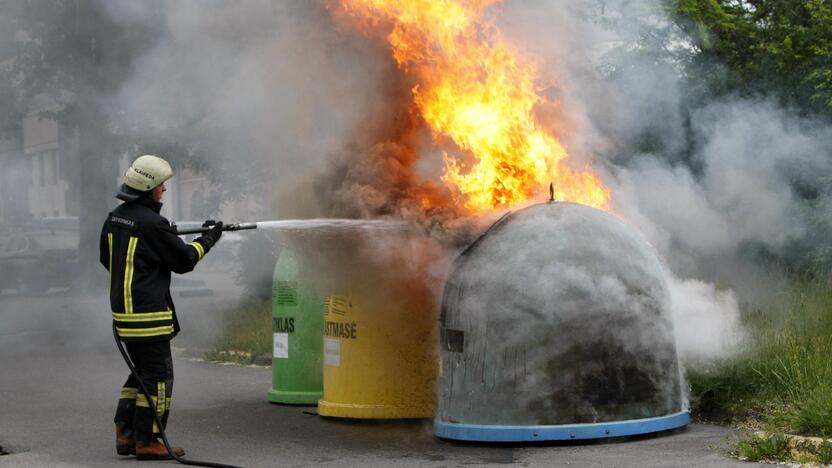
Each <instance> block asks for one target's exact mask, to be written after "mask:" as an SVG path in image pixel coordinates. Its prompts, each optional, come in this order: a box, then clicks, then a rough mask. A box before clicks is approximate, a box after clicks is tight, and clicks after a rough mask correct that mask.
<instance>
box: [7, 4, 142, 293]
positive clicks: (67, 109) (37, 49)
mask: <svg viewBox="0 0 832 468" xmlns="http://www.w3.org/2000/svg"><path fill="white" fill-rule="evenodd" d="M147 8H153V6H152V5H147ZM17 15H18V18H17V20H18V21H17V24H18V26H19V28H20V32H21V33H22V34H23V36H24V38H23V39H22V40H21V41H19V43H18V53H17V56H16V57H15V59H14V61H13V62H12V66H11V67H12V70H11V73H12V74H13V75H14V76H16V77H19V78H20V81H19V89H20V91H21V94H22V98H23V101H24V102H28V101H30V100H31V99H33V98H35V97H43V98H46V99H48V100H49V101H50V102H51V103H54V104H55V105H54V106H53V107H52V108H51V109H50V110H49V111H44V112H42V113H41V116H42V117H47V118H52V119H55V120H57V121H58V123H59V124H60V125H61V127H62V128H64V129H68V130H72V131H75V132H77V135H78V139H79V151H80V167H79V168H77V170H79V171H80V177H79V181H80V184H79V190H80V194H79V199H80V200H79V201H80V213H79V218H80V240H79V252H80V268H81V271H80V272H79V273H80V275H79V276H80V277H81V278H87V279H91V278H93V277H94V273H95V272H96V270H97V268H99V267H98V266H97V258H98V257H97V250H98V235H99V230H100V226H101V223H102V221H103V217H104V215H105V213H107V211H108V208H109V203H108V202H109V200H110V197H111V195H112V190H113V187H112V185H113V181H114V180H116V173H115V172H116V163H117V161H118V157H119V156H120V155H121V154H123V152H124V149H125V147H126V145H127V144H128V141H126V140H125V138H124V137H123V136H121V135H118V134H117V133H116V132H115V131H113V129H112V126H111V122H112V119H111V116H110V115H108V113H107V111H106V110H105V109H103V108H101V107H100V106H99V105H97V103H98V99H99V98H100V97H101V96H106V95H108V94H110V93H114V92H116V91H117V90H118V89H119V87H120V86H121V85H122V83H123V82H124V81H125V80H126V79H127V77H128V76H129V72H130V66H131V64H132V62H133V59H134V58H135V57H136V56H137V55H138V54H140V53H141V51H142V50H144V48H146V47H148V45H150V44H151V43H152V37H153V35H152V34H151V31H149V30H147V29H146V28H145V29H142V28H138V27H135V25H131V26H132V27H125V25H122V24H119V23H117V22H116V21H115V20H114V19H113V18H112V17H111V16H110V15H109V14H108V12H107V10H106V8H105V6H104V3H103V2H96V1H93V0H25V1H24V2H23V3H22V4H20V5H19V11H18V12H17ZM90 284H95V282H91V283H90Z"/></svg>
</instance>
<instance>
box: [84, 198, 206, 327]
mask: <svg viewBox="0 0 832 468" xmlns="http://www.w3.org/2000/svg"><path fill="white" fill-rule="evenodd" d="M161 209H162V204H161V203H157V202H154V201H153V200H151V199H150V198H148V197H146V196H143V197H140V198H138V199H136V200H135V201H131V202H125V203H122V204H121V205H120V206H119V207H118V208H116V209H115V210H113V211H112V212H111V213H110V214H109V216H108V217H107V220H106V221H105V222H104V227H103V228H102V229H101V242H100V252H101V256H100V259H101V263H102V264H103V265H104V267H105V268H107V271H109V272H110V307H111V310H112V312H113V320H114V321H115V325H116V330H117V331H118V335H119V337H120V338H121V339H122V340H124V341H161V340H169V339H171V338H172V337H173V336H174V335H176V334H177V333H179V321H178V320H177V318H176V311H175V309H174V307H173V300H172V299H171V296H170V275H171V272H174V273H187V272H189V271H191V270H193V269H194V266H196V264H197V262H199V261H200V260H201V259H202V257H203V256H204V255H205V254H206V253H207V252H208V250H209V249H210V246H209V243H208V242H206V241H204V240H203V239H202V238H201V237H200V238H198V239H196V240H195V241H194V242H191V243H190V244H188V243H185V242H184V241H183V240H182V239H181V238H179V236H177V235H176V230H175V228H174V227H172V226H171V225H170V223H169V222H168V220H167V219H165V218H164V217H162V216H161V215H160V214H159V211H160V210H161Z"/></svg>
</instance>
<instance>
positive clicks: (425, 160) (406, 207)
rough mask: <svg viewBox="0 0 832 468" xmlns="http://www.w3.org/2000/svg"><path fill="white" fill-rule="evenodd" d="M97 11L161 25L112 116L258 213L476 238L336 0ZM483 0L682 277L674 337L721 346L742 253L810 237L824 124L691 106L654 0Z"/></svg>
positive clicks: (764, 104) (773, 108) (376, 59)
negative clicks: (399, 223)
mask: <svg viewBox="0 0 832 468" xmlns="http://www.w3.org/2000/svg"><path fill="white" fill-rule="evenodd" d="M101 4H102V6H104V7H105V8H107V10H108V11H109V12H110V13H111V14H112V15H113V16H114V17H115V18H117V19H118V20H119V21H122V22H124V23H125V24H127V25H128V26H129V24H131V23H134V24H142V25H144V26H146V27H151V28H153V29H154V30H155V31H156V35H155V42H154V43H153V44H152V45H150V46H149V47H148V49H147V51H146V52H145V53H144V54H143V55H142V56H141V57H139V58H138V59H137V60H136V61H135V63H134V65H133V67H132V73H131V75H130V78H129V80H128V81H127V82H126V83H125V84H124V86H122V88H121V89H120V91H119V92H118V93H117V94H116V95H114V96H108V97H106V98H105V99H102V105H104V106H107V107H108V108H109V109H110V110H112V111H113V112H111V113H112V114H114V115H120V116H122V117H123V120H122V121H121V122H120V123H119V124H118V125H119V126H121V127H123V128H126V129H134V130H136V131H139V132H145V133H146V134H147V136H148V138H153V137H154V136H156V135H157V133H155V132H162V133H164V131H167V132H168V133H171V134H173V135H176V136H177V138H178V139H179V140H180V142H181V143H183V144H185V145H189V147H190V148H191V150H192V152H193V156H195V157H196V159H197V160H199V161H201V163H202V164H203V166H205V167H206V168H208V169H209V170H210V171H211V173H212V174H216V177H217V178H220V179H223V178H224V179H226V181H229V180H230V181H231V182H235V181H236V182H238V183H237V185H239V186H245V184H246V183H251V182H252V181H259V183H257V184H255V186H254V187H248V188H247V189H245V190H243V191H248V192H249V193H250V192H255V193H260V194H261V195H262V198H263V199H264V200H265V203H264V206H265V210H264V211H265V213H264V215H266V214H267V215H271V216H275V217H281V218H287V217H314V216H344V217H360V218H378V217H382V218H385V217H390V218H403V219H408V220H414V221H416V222H418V223H420V224H422V225H424V226H426V227H428V228H429V229H434V230H435V232H448V231H451V232H460V231H461V232H471V231H474V230H476V226H477V225H476V224H472V221H471V220H466V219H465V218H464V216H463V213H461V212H459V210H458V208H455V207H454V204H453V203H448V201H449V198H448V197H449V194H448V192H447V190H446V189H445V188H444V187H442V186H441V183H439V182H438V175H439V174H440V172H441V170H442V163H441V155H440V154H439V151H437V150H436V149H435V148H436V144H435V143H436V142H433V141H431V138H430V136H429V135H427V134H426V131H425V130H424V129H423V123H422V121H421V120H420V118H419V117H418V116H416V115H413V113H412V112H413V111H412V106H411V105H410V102H411V100H412V96H411V88H412V86H413V83H412V82H411V81H409V80H408V78H407V77H406V76H405V75H404V74H403V73H401V72H400V70H398V69H397V67H396V66H395V64H394V63H393V61H392V59H391V58H390V56H389V51H388V49H387V47H386V45H385V44H384V42H383V41H380V40H378V38H368V37H362V36H360V35H359V34H357V33H356V32H354V31H352V30H350V29H349V28H345V27H343V26H342V25H340V24H338V22H337V21H334V20H333V18H332V15H331V13H332V12H331V10H330V9H328V8H327V4H326V2H305V1H295V2H278V3H275V2H269V1H265V0H253V1H245V2H243V1H238V2H235V1H232V2H219V1H198V0H183V1H179V2H163V3H161V4H160V9H159V11H149V9H147V8H140V7H137V6H136V5H135V2H130V1H126V0H125V1H107V2H101ZM491 8H492V9H493V12H494V14H495V17H496V18H497V22H498V23H497V26H498V28H499V31H500V34H502V35H504V36H505V37H506V38H508V39H509V42H510V43H511V44H514V45H515V46H516V50H517V51H518V52H519V53H521V54H522V55H523V56H524V57H526V58H528V59H529V60H533V61H535V63H536V64H537V66H538V69H539V70H541V72H542V76H541V80H540V81H541V82H540V86H541V90H542V92H543V93H544V95H545V97H546V98H547V99H548V100H549V101H551V102H552V103H554V104H555V105H554V106H550V107H547V108H546V109H541V110H540V115H539V116H538V118H539V119H540V121H541V122H544V123H546V125H548V126H549V127H551V129H552V130H553V131H554V132H555V134H556V135H557V136H558V137H559V138H561V139H562V141H563V143H564V145H565V146H566V148H567V150H568V151H569V153H570V155H571V156H572V157H573V158H574V159H575V160H576V161H578V162H579V163H583V162H589V163H592V164H593V166H594V167H595V169H596V170H598V171H599V172H601V173H602V175H603V177H604V179H605V181H606V183H607V184H608V186H610V187H611V189H612V193H613V207H614V210H615V212H616V213H617V214H618V215H619V216H621V217H623V218H625V219H626V220H628V221H629V222H630V223H632V224H633V225H635V226H636V227H637V228H638V229H640V230H641V231H642V232H643V233H644V234H645V235H646V237H647V238H648V240H649V241H650V242H651V243H652V244H653V245H654V246H655V247H656V248H657V249H658V251H659V253H660V255H661V257H662V258H663V259H664V260H665V261H666V262H667V264H668V266H669V267H670V269H671V270H672V271H673V273H674V275H675V276H676V277H678V278H679V279H678V280H671V285H672V287H671V290H673V291H674V294H673V296H674V298H675V299H676V300H675V301H674V303H675V308H676V317H677V321H679V322H680V323H686V324H692V323H695V324H697V326H685V327H680V328H681V329H682V330H683V332H684V333H688V332H690V334H691V335H690V336H680V337H679V340H680V343H688V344H689V345H690V346H688V344H685V345H684V346H683V347H684V348H686V349H691V350H694V349H699V350H712V352H713V354H714V355H719V354H723V353H726V352H729V351H730V350H731V349H733V346H731V343H736V337H737V336H740V335H741V334H740V333H739V332H738V331H737V330H736V329H734V327H733V325H732V324H737V323H739V322H738V317H739V312H738V303H739V302H741V301H743V300H754V299H755V296H756V292H757V290H759V284H758V283H757V279H756V276H755V275H756V272H755V268H754V264H753V262H752V261H749V259H748V258H746V257H747V256H746V255H745V254H744V252H745V251H746V250H747V248H748V246H754V247H759V248H763V249H766V250H767V251H771V252H785V251H786V250H787V248H788V247H789V246H790V245H793V244H794V243H795V242H800V241H801V240H803V239H805V238H806V236H807V234H809V233H810V232H809V231H810V229H809V227H808V225H807V220H806V219H805V218H804V215H803V214H802V210H801V209H800V202H801V198H802V197H803V193H801V192H800V191H799V190H798V188H799V186H800V187H803V189H801V190H804V189H805V188H806V187H808V188H809V190H813V189H815V188H817V186H818V184H819V183H820V182H819V181H818V174H829V173H830V161H829V156H828V154H830V149H832V130H830V129H829V127H827V126H824V125H822V124H819V123H817V122H813V121H809V120H806V119H802V118H800V117H797V116H796V115H795V114H794V113H792V112H790V111H789V110H788V109H782V108H780V107H779V106H778V105H777V104H775V103H773V102H769V101H764V100H752V99H744V98H740V97H735V98H731V99H728V100H724V101H723V102H720V103H717V104H714V103H710V104H699V103H692V102H690V101H689V100H688V99H689V96H691V95H692V93H691V89H690V86H691V85H690V84H689V83H687V82H686V81H684V80H683V79H682V78H681V73H680V70H679V69H680V67H681V64H682V63H684V60H685V59H686V57H687V56H688V54H690V53H691V47H690V45H689V44H688V42H687V40H686V39H685V38H684V36H682V35H681V33H680V31H678V30H676V29H675V28H674V27H673V26H672V24H671V22H670V21H669V20H668V19H667V18H666V17H665V14H664V10H663V8H662V3H661V2H660V1H658V0H638V1H634V0H569V1H564V2H544V1H539V0H524V1H516V2H515V1H513V2H503V3H498V4H496V5H494V6H492V7H491ZM691 149H692V150H691ZM227 185H229V186H232V185H235V184H234V183H228V184H227ZM463 237H464V236H463ZM464 238H465V237H464ZM453 240H458V238H454V239H453ZM715 285H719V286H718V287H717V286H715ZM732 290H735V291H736V293H732ZM716 324H727V325H725V326H719V327H718V326H716ZM695 330H700V331H701V333H700V332H699V331H696V332H695ZM705 330H711V332H710V333H705V332H704V331H705ZM707 340H714V342H715V343H721V344H718V345H713V346H711V344H713V343H711V342H709V341H707ZM697 344H699V345H700V346H697ZM683 353H684V351H683Z"/></svg>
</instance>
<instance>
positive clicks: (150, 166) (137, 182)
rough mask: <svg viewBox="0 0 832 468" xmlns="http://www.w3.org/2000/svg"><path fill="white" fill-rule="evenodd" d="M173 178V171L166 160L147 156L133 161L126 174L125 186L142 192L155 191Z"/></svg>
mask: <svg viewBox="0 0 832 468" xmlns="http://www.w3.org/2000/svg"><path fill="white" fill-rule="evenodd" d="M171 177H173V169H171V167H170V164H168V162H167V161H165V160H164V159H162V158H160V157H158V156H153V155H150V154H145V155H144V156H139V157H138V158H136V160H135V161H133V164H132V165H131V166H130V168H129V169H127V172H126V173H125V174H124V179H123V182H124V185H126V186H128V187H130V188H131V189H134V190H138V191H140V192H147V191H148V190H153V189H154V188H156V187H158V186H159V185H161V184H163V183H164V182H165V181H166V180H168V179H170V178H171Z"/></svg>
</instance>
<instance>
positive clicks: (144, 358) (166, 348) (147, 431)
mask: <svg viewBox="0 0 832 468" xmlns="http://www.w3.org/2000/svg"><path fill="white" fill-rule="evenodd" d="M124 344H125V347H126V348H127V354H128V355H129V356H130V359H131V360H132V361H133V364H134V365H135V366H136V372H137V373H138V374H139V377H141V379H142V381H143V382H144V385H145V387H146V388H147V391H148V392H149V393H150V400H151V402H152V403H153V407H154V408H156V412H157V413H158V414H159V417H160V419H161V420H162V425H163V426H162V427H163V428H164V426H165V425H166V424H167V420H168V413H169V412H170V400H171V396H172V395H173V360H172V358H171V354H170V341H151V342H129V343H124ZM115 423H116V425H117V426H118V427H120V428H121V430H122V433H123V434H124V435H126V436H132V437H135V439H136V441H137V442H149V441H150V440H152V439H155V438H156V437H158V436H159V427H158V426H157V425H156V421H155V419H154V418H153V410H152V409H151V405H150V404H149V403H148V401H147V398H146V397H145V395H144V393H143V392H142V390H141V387H140V386H139V383H138V382H137V381H136V379H135V377H133V374H132V373H131V374H130V376H129V377H127V381H126V382H125V383H124V386H123V387H122V388H121V396H120V397H119V400H118V406H117V407H116V416H115Z"/></svg>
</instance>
